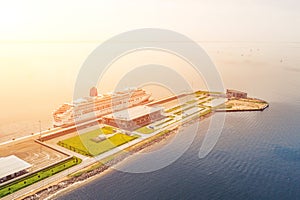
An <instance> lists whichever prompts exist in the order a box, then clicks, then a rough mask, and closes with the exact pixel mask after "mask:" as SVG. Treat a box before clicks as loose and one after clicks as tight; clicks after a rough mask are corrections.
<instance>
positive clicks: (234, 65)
mask: <svg viewBox="0 0 300 200" xmlns="http://www.w3.org/2000/svg"><path fill="white" fill-rule="evenodd" d="M230 48H231V49H232V48H233V47H232V46H231V47H230ZM237 49H238V50H236V51H235V52H237V51H240V52H245V51H246V50H245V49H244V50H243V49H241V48H240V47H239V48H237ZM249 49H250V47H248V50H249ZM269 49H270V51H272V52H273V53H270V54H268V56H267V55H264V56H262V57H264V58H263V59H262V58H260V57H256V58H255V59H253V58H252V59H251V58H247V59H245V58H243V60H242V61H241V59H240V58H239V59H238V60H239V61H237V59H236V58H234V56H235V55H234V54H228V57H229V59H228V60H227V65H226V66H227V68H226V69H227V70H228V71H229V72H231V74H229V75H228V74H227V75H226V76H225V80H226V83H227V85H233V86H237V87H242V88H243V89H244V90H246V91H250V93H252V94H256V96H258V97H261V98H263V99H266V100H268V101H269V102H270V107H269V108H268V109H267V110H265V111H264V112H244V113H228V114H227V116H226V123H225V126H224V129H223V132H222V135H221V137H220V139H219V141H218V143H217V145H216V146H215V148H214V149H213V151H212V152H211V153H210V154H209V155H208V156H207V157H205V158H204V159H199V158H198V152H199V148H200V146H201V143H202V140H203V136H204V134H205V131H204V130H205V129H206V127H207V126H208V124H209V120H206V121H204V122H202V123H201V124H200V130H199V132H198V134H197V137H196V138H195V140H194V142H193V144H192V146H191V147H190V148H189V149H188V151H186V152H185V153H184V155H183V156H182V157H180V159H178V160H177V161H176V162H174V163H173V164H171V165H170V166H168V167H166V168H163V169H161V170H158V171H155V172H151V173H144V174H130V173H124V172H120V171H113V172H112V173H109V174H107V175H105V176H103V177H101V178H99V179H97V180H95V181H93V182H90V183H88V184H85V185H83V186H81V187H78V188H77V189H75V190H73V191H72V192H69V193H65V194H62V195H61V196H59V197H57V199H59V200H67V199H73V200H76V199H78V200H79V199H126V200H131V199H151V200H152V199H242V200H247V199H249V200H250V199H269V200H274V199H300V178H299V177H300V123H299V119H300V104H299V102H300V101H299V100H300V94H299V91H298V88H299V86H300V84H299V82H300V81H299V80H298V79H299V75H300V65H299V58H298V57H297V56H295V55H296V54H297V52H298V53H299V46H293V47H290V46H289V47H288V48H287V47H286V46H285V48H283V47H282V46H280V45H279V46H276V47H274V46H273V47H269ZM287 49H288V51H287ZM260 51H263V50H261V47H260ZM274 52H275V53H274ZM244 54H245V53H244ZM237 55H238V54H237ZM237 55H236V56H237ZM242 56H244V55H242ZM281 59H283V60H281ZM286 60H289V61H286ZM220 62H221V61H220ZM284 62H286V63H284ZM282 63H284V64H282ZM221 70H222V69H221ZM223 70H224V71H225V69H223ZM228 71H227V72H228ZM228 77H231V78H232V79H231V81H229V78H228ZM242 80H243V81H242ZM234 82H235V83H234ZM237 82H239V83H240V84H241V85H240V84H237ZM186 134H189V133H188V132H187V133H186ZM153 148H154V147H153ZM133 162H134V159H131V161H130V163H133ZM130 163H129V162H127V163H126V162H125V164H128V165H129V164H130Z"/></svg>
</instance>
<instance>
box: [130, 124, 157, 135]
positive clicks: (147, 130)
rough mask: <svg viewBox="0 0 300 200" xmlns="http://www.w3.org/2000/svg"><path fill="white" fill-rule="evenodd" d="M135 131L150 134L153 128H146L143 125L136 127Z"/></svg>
mask: <svg viewBox="0 0 300 200" xmlns="http://www.w3.org/2000/svg"><path fill="white" fill-rule="evenodd" d="M135 131H136V132H139V133H143V134H150V133H153V132H154V131H155V130H154V129H151V128H148V127H147V126H144V127H141V128H139V129H136V130H135Z"/></svg>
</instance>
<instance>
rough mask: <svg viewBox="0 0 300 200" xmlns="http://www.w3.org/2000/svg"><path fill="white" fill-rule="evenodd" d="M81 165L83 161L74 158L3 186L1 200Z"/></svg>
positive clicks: (0, 189)
mask: <svg viewBox="0 0 300 200" xmlns="http://www.w3.org/2000/svg"><path fill="white" fill-rule="evenodd" d="M79 163H81V159H79V158H76V157H72V158H71V159H69V160H67V161H64V162H62V163H59V164H56V165H54V166H51V167H48V168H46V169H43V170H41V171H38V172H36V173H33V174H31V175H28V176H26V177H24V178H21V179H18V180H15V181H13V182H11V183H9V184H6V185H3V186H1V187H0V198H2V197H4V196H6V195H8V194H11V193H13V192H16V191H18V190H20V189H22V188H24V187H26V186H29V185H31V184H33V183H36V182H38V181H40V180H43V179H45V178H48V177H50V176H52V175H54V174H56V173H58V172H61V171H63V170H65V169H68V168H70V167H72V166H74V165H77V164H79Z"/></svg>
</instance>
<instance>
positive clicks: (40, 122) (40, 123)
mask: <svg viewBox="0 0 300 200" xmlns="http://www.w3.org/2000/svg"><path fill="white" fill-rule="evenodd" d="M39 125H40V138H39V140H41V138H42V121H41V120H39Z"/></svg>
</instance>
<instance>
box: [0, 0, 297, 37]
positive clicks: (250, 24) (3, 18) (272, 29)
mask: <svg viewBox="0 0 300 200" xmlns="http://www.w3.org/2000/svg"><path fill="white" fill-rule="evenodd" d="M299 11H300V1H299V0H184V1H183V0H130V1H125V0H124V1H121V0H119V1H117V0H109V1H104V0H103V1H101V0H95V1H92V0H85V1H74V0H63V1H61V0H43V1H38V0H36V1H35V0H10V1H6V0H1V1H0V25H1V31H0V40H2V41H7V40H17V41H18V40H60V41H61V40H62V41H65V40H71V41H73V40H76V41H78V40H85V41H86V40H100V41H101V40H105V39H107V38H108V37H111V36H112V35H116V34H119V33H120V32H124V31H127V30H132V29H137V28H143V27H151V28H166V29H171V30H174V31H178V32H181V33H183V34H185V35H188V36H190V37H191V38H193V39H194V40H199V41H207V40H208V41H285V42H286V41H289V42H295V41H296V42H299V41H300V26H299V25H300V12H299Z"/></svg>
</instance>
